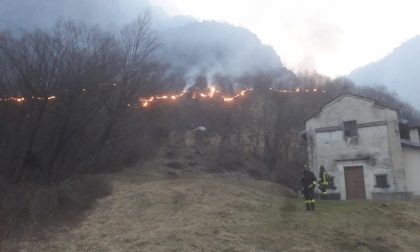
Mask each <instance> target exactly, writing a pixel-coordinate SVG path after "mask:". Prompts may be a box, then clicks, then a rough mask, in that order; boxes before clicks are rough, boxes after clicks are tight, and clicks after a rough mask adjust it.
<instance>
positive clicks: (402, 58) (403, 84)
mask: <svg viewBox="0 0 420 252" xmlns="http://www.w3.org/2000/svg"><path fill="white" fill-rule="evenodd" d="M349 78H350V79H352V80H353V81H354V82H355V83H357V84H382V85H385V86H386V87H388V88H389V89H391V90H395V91H396V92H397V93H398V94H399V95H400V97H401V98H402V100H404V101H407V102H409V103H411V104H412V105H413V106H414V107H415V108H417V109H420V96H419V94H420V35H418V36H416V37H414V38H412V39H410V40H408V41H407V42H405V43H403V44H402V45H401V46H400V47H398V48H396V49H394V51H393V52H392V53H390V54H389V55H387V56H386V57H385V58H383V59H381V60H379V61H377V62H373V63H370V64H368V65H366V66H363V67H360V68H358V69H356V70H354V71H352V72H351V73H350V75H349Z"/></svg>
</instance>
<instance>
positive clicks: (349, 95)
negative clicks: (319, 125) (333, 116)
mask: <svg viewBox="0 0 420 252" xmlns="http://www.w3.org/2000/svg"><path fill="white" fill-rule="evenodd" d="M344 97H352V98H356V99H360V100H364V101H368V102H373V104H374V106H376V107H379V108H383V109H390V110H394V111H396V112H397V113H398V110H396V109H393V108H390V107H386V106H382V105H378V103H377V101H376V100H375V99H372V98H369V97H365V96H361V95H356V94H350V93H348V94H343V95H340V96H338V97H337V98H335V99H333V100H332V101H330V102H329V103H327V104H325V105H324V106H322V107H321V109H320V110H319V111H318V112H317V113H315V114H314V115H312V116H311V117H309V118H307V119H306V120H305V123H306V122H307V121H309V120H310V119H312V118H314V117H317V116H318V115H319V114H321V112H322V111H323V110H324V109H325V108H326V107H328V106H331V105H333V104H334V103H336V102H338V101H339V100H341V99H343V98H344Z"/></svg>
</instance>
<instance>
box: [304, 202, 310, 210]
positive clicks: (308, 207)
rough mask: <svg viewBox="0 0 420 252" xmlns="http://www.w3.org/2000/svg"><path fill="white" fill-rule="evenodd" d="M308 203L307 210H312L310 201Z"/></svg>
mask: <svg viewBox="0 0 420 252" xmlns="http://www.w3.org/2000/svg"><path fill="white" fill-rule="evenodd" d="M305 205H306V211H310V210H311V204H310V203H305Z"/></svg>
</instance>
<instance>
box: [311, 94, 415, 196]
mask: <svg viewBox="0 0 420 252" xmlns="http://www.w3.org/2000/svg"><path fill="white" fill-rule="evenodd" d="M419 133H420V128H419V127H413V128H409V127H408V124H407V122H406V121H404V120H401V119H400V118H399V114H398V111H396V110H394V109H391V108H387V107H384V106H380V105H377V104H376V102H375V101H374V100H372V99H370V98H365V97H360V96H356V95H343V96H340V97H338V98H336V99H335V100H333V101H332V102H330V103H328V104H326V105H325V106H323V107H322V109H321V111H320V112H319V113H317V114H316V115H314V116H312V117H311V118H310V119H308V120H307V121H306V129H305V131H304V137H305V139H306V143H307V150H308V155H309V160H308V162H309V167H310V169H311V170H312V171H314V173H315V174H316V175H317V176H318V172H319V168H320V166H321V165H323V166H324V167H325V169H326V170H327V171H328V172H329V174H330V176H331V181H330V185H329V190H328V192H329V195H330V197H332V198H336V199H343V200H345V199H384V198H385V199H388V198H404V199H405V198H410V197H412V196H417V197H419V196H420V140H419Z"/></svg>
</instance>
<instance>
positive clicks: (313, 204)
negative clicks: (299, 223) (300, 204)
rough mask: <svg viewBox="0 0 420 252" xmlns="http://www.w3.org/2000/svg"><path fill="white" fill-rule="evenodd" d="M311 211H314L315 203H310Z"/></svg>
mask: <svg viewBox="0 0 420 252" xmlns="http://www.w3.org/2000/svg"><path fill="white" fill-rule="evenodd" d="M311 210H312V211H315V203H313V202H312V203H311Z"/></svg>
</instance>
